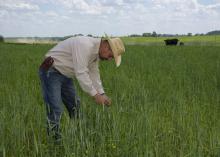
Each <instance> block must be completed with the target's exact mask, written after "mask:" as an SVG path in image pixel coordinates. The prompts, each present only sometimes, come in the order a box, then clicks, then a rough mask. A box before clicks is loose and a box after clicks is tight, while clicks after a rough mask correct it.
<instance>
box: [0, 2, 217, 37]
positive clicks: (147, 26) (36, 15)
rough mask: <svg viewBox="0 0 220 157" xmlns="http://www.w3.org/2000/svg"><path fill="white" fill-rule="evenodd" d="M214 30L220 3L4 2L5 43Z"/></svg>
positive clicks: (0, 10) (0, 25)
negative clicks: (11, 39) (17, 39)
mask: <svg viewBox="0 0 220 157" xmlns="http://www.w3.org/2000/svg"><path fill="white" fill-rule="evenodd" d="M212 30H220V0H0V35H3V36H4V37H35V36H37V37H54V36H67V35H74V34H79V33H81V34H84V35H88V34H92V35H98V36H102V35H103V34H104V33H107V34H108V35H113V36H124V35H130V34H142V33H152V32H153V31H156V32H157V33H161V34H187V33H193V34H195V33H207V32H209V31H212Z"/></svg>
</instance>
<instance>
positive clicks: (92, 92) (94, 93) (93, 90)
mask: <svg viewBox="0 0 220 157" xmlns="http://www.w3.org/2000/svg"><path fill="white" fill-rule="evenodd" d="M97 93H98V92H97V91H96V90H95V89H94V88H93V89H92V90H91V91H90V92H89V94H90V95H91V96H95V95H96V94H97Z"/></svg>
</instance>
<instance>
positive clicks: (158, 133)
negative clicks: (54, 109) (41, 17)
mask: <svg viewBox="0 0 220 157" xmlns="http://www.w3.org/2000/svg"><path fill="white" fill-rule="evenodd" d="M51 47H52V45H21V44H0V71H1V75H0V82H1V84H0V153H1V154H2V155H3V156H7V157H30V156H42V157H47V156H48V157H51V156H65V157H79V156H80V157H84V156H85V157H86V156H88V157H91V156H100V157H107V156H108V157H117V156H118V157H129V156H131V157H136V156H143V157H147V156H149V157H151V156H152V157H154V156H156V157H166V156H167V157H170V156H180V157H185V156H189V157H198V156H201V157H207V156H212V157H213V156H214V157H218V156H220V105H219V104H220V97H219V96H220V53H219V48H218V47H211V46H210V47H199V46H190V47H187V46H183V47H165V46H126V53H125V55H124V56H123V58H122V65H121V66H120V67H119V68H116V67H115V65H114V62H102V63H101V64H100V71H101V78H102V80H103V85H104V87H105V91H106V92H107V94H108V95H109V96H110V97H111V98H112V106H111V107H102V106H99V105H96V104H95V103H94V101H93V100H92V98H90V97H89V96H88V95H87V94H85V93H83V92H82V90H81V89H80V87H79V86H78V84H77V81H76V80H74V82H75V84H76V86H77V91H78V93H79V95H80V97H81V102H82V105H81V108H82V112H83V118H82V119H80V120H73V121H70V120H69V118H68V114H67V113H66V112H65V113H64V114H63V116H62V121H61V127H62V133H63V143H62V145H58V146H57V145H54V144H53V142H52V141H51V140H50V139H48V138H47V136H46V129H45V127H46V123H45V122H46V117H45V115H46V113H45V106H44V103H43V99H42V94H41V88H40V82H39V78H38V66H39V64H40V63H41V61H42V58H43V55H44V54H45V53H46V52H47V50H48V49H50V48H51ZM0 156H1V155H0Z"/></svg>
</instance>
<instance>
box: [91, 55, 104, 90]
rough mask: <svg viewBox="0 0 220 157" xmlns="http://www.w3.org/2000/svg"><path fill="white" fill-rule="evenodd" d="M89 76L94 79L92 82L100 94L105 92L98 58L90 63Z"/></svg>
mask: <svg viewBox="0 0 220 157" xmlns="http://www.w3.org/2000/svg"><path fill="white" fill-rule="evenodd" d="M89 77H90V79H91V80H92V84H93V86H94V87H95V89H96V91H97V92H98V93H99V94H103V93H105V92H104V89H103V86H102V81H101V79H100V73H99V63H98V59H97V60H96V61H94V62H92V63H91V64H90V65H89Z"/></svg>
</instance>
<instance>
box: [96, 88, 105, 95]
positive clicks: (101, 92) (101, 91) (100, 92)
mask: <svg viewBox="0 0 220 157" xmlns="http://www.w3.org/2000/svg"><path fill="white" fill-rule="evenodd" d="M97 91H98V93H99V94H103V93H105V91H104V90H103V89H98V90H97Z"/></svg>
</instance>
